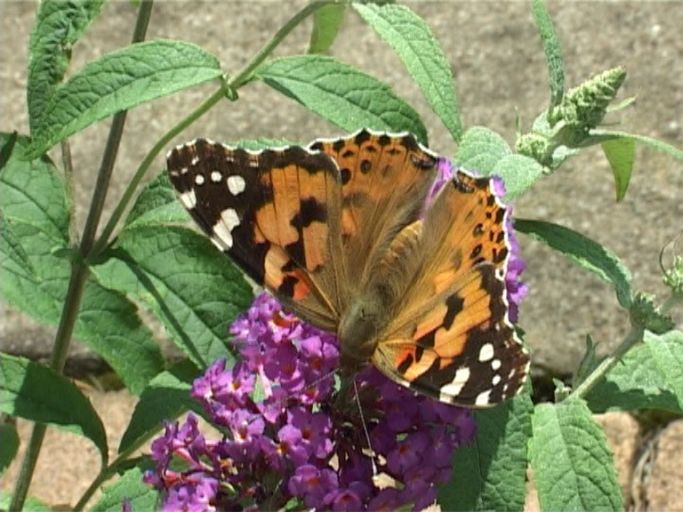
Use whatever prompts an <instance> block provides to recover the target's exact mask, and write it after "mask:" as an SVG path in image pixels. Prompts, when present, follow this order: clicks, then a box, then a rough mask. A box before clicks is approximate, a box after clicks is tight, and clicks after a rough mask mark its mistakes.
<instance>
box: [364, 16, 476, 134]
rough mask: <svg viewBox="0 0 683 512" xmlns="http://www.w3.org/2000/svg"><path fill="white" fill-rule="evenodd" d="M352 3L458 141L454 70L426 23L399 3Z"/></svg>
mask: <svg viewBox="0 0 683 512" xmlns="http://www.w3.org/2000/svg"><path fill="white" fill-rule="evenodd" d="M353 6H354V8H355V9H356V11H358V13H359V14H360V15H361V16H362V17H363V19H364V20H365V21H366V22H367V23H368V24H369V25H370V26H372V28H374V29H375V30H376V31H377V33H378V34H379V35H380V37H381V38H382V39H384V40H385V41H386V42H387V43H388V44H389V46H391V47H392V48H393V50H394V51H395V52H396V55H398V57H399V58H400V59H401V60H402V61H403V64H405V66H406V69H407V70H408V72H409V73H410V75H411V76H412V77H413V79H414V80H415V82H416V83H417V85H419V86H420V89H421V90H422V94H424V97H425V99H426V100H427V101H428V102H429V104H430V105H431V107H432V109H433V110H434V112H435V113H436V114H437V115H438V116H439V118H440V119H441V121H442V122H443V123H444V125H445V126H446V128H447V129H448V131H449V132H450V134H451V136H452V137H453V140H455V141H456V142H458V141H459V140H460V137H461V135H462V131H463V128H462V120H461V119H460V109H459V107H458V100H457V98H456V95H455V84H454V81H453V73H451V67H450V64H449V62H448V59H447V58H446V55H445V54H444V53H443V50H441V47H440V46H439V43H438V42H437V41H436V39H435V38H434V35H433V34H432V31H431V30H430V28H429V26H428V25H427V24H426V23H425V22H424V20H422V18H420V17H419V16H418V15H417V14H415V13H414V12H413V11H411V10H410V9H409V8H408V7H405V6H402V5H396V4H385V5H377V4H361V3H354V4H353Z"/></svg>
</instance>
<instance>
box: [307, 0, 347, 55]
mask: <svg viewBox="0 0 683 512" xmlns="http://www.w3.org/2000/svg"><path fill="white" fill-rule="evenodd" d="M345 13H346V5H344V4H328V5H323V6H322V7H321V8H320V9H318V10H317V11H315V12H314V13H313V30H312V31H311V41H310V42H309V43H308V53H327V52H328V51H329V50H330V47H331V46H332V43H334V40H335V39H336V37H337V34H338V33H339V29H340V28H341V25H342V23H343V22H344V14H345Z"/></svg>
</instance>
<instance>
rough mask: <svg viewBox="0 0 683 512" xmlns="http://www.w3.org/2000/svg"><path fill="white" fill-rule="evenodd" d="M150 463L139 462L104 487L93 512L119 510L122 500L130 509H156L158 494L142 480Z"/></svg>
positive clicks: (116, 511)
mask: <svg viewBox="0 0 683 512" xmlns="http://www.w3.org/2000/svg"><path fill="white" fill-rule="evenodd" d="M150 468H151V464H150V463H148V462H145V461H143V462H141V463H140V464H138V465H137V466H136V467H133V468H131V469H129V470H128V471H126V472H125V473H124V474H123V475H122V476H121V478H120V479H118V480H117V481H116V482H115V483H114V484H112V485H110V486H108V487H105V488H104V492H103V495H102V498H100V500H99V501H98V502H97V503H96V504H95V505H94V506H93V507H92V509H91V510H92V511H93V512H120V510H121V505H122V503H123V501H124V500H126V501H128V502H129V503H130V505H131V510H157V509H158V508H159V495H158V494H157V492H156V491H155V490H154V489H152V488H151V487H150V486H148V485H147V484H145V483H144V482H143V481H142V477H143V475H144V472H145V470H147V469H150Z"/></svg>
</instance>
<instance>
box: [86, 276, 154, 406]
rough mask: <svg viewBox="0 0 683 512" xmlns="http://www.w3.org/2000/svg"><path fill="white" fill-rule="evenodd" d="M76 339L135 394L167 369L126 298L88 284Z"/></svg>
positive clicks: (93, 282)
mask: <svg viewBox="0 0 683 512" xmlns="http://www.w3.org/2000/svg"><path fill="white" fill-rule="evenodd" d="M75 334H76V337H77V338H79V339H81V340H83V342H85V343H86V344H87V345H88V346H89V347H90V348H92V349H93V350H94V351H95V352H97V353H98V354H99V355H100V356H102V357H103V358H104V359H105V360H106V361H107V362H108V363H109V364H110V365H111V366H112V368H114V370H116V373H117V375H118V376H119V377H121V380H122V381H123V382H124V384H125V385H126V388H128V389H129V390H130V392H131V393H133V394H136V395H137V394H139V393H141V392H142V390H143V389H144V388H145V386H146V385H147V383H148V382H149V381H150V380H151V379H152V378H153V377H154V376H155V375H157V374H158V373H159V372H160V371H162V370H163V368H164V360H163V357H162V355H161V351H160V350H159V347H158V345H157V344H156V342H155V341H154V337H153V336H152V333H151V332H150V331H149V329H148V328H147V327H146V326H144V325H143V324H142V322H141V321H140V318H139V317H138V315H137V308H136V307H135V305H134V304H132V303H131V302H130V301H128V300H127V299H126V298H125V296H124V295H123V294H120V293H117V292H115V291H112V290H108V289H106V288H103V287H102V286H100V285H99V284H98V283H96V282H95V281H93V280H89V281H88V283H87V284H86V288H85V293H84V294H83V302H82V303H81V310H80V312H79V314H78V320H77V322H76V330H75Z"/></svg>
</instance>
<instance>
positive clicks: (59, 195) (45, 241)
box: [0, 139, 163, 393]
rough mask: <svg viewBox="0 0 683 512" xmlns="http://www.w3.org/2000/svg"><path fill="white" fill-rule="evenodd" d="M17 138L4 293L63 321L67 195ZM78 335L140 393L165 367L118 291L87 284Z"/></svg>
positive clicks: (5, 206) (3, 244)
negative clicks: (29, 156) (29, 155)
mask: <svg viewBox="0 0 683 512" xmlns="http://www.w3.org/2000/svg"><path fill="white" fill-rule="evenodd" d="M25 147H26V141H25V139H19V140H18V141H17V143H16V145H15V147H14V151H13V153H12V156H11V157H10V159H9V160H8V161H7V164H6V165H5V167H4V168H3V170H2V173H1V174H0V223H1V224H2V228H3V229H2V234H1V236H0V295H1V296H2V297H3V299H4V300H5V301H7V302H9V303H10V304H12V305H13V306H15V307H16V308H18V309H20V310H22V311H24V312H25V313H27V314H29V315H30V316H32V317H34V318H35V319H36V320H38V321H41V322H43V323H46V324H49V325H57V324H58V323H59V318H60V314H61V313H60V311H61V309H62V305H63V303H64V298H65V297H66V294H67V288H68V286H69V276H70V272H71V264H70V261H69V260H68V259H66V258H65V257H64V256H65V255H69V254H70V249H69V239H68V231H69V222H70V215H69V210H70V206H69V204H70V198H69V197H68V196H67V194H66V187H65V186H64V183H63V180H62V179H61V177H60V176H59V175H58V173H57V170H56V169H55V167H54V165H53V164H52V162H51V161H50V160H49V159H47V158H46V157H44V158H40V159H35V160H25V159H24V149H25ZM75 334H76V336H77V337H78V338H79V339H80V340H81V341H83V342H84V343H86V344H87V345H88V346H89V347H91V348H92V349H93V350H94V351H95V352H97V353H98V354H100V355H101V356H102V357H103V358H104V359H105V360H106V361H107V362H108V363H109V364H111V365H112V367H113V368H114V369H115V370H116V371H117V372H118V373H119V375H120V376H121V378H122V379H123V381H124V382H125V383H126V386H127V387H128V388H129V389H130V390H131V391H132V392H134V393H139V392H140V391H142V389H143V388H144V386H145V384H146V383H147V381H148V380H149V379H151V378H152V377H153V376H154V375H156V374H157V373H158V372H159V371H161V368H162V366H163V362H162V359H161V353H160V351H159V349H158V347H157V344H156V343H155V342H154V340H153V338H152V334H151V332H150V331H149V329H148V328H147V327H145V326H144V325H143V324H142V323H141V322H140V320H139V318H138V316H137V313H136V308H135V306H134V305H133V304H132V303H130V302H128V301H127V300H126V299H125V298H124V297H123V296H122V295H121V294H119V293H116V292H113V291H110V290H106V289H104V288H102V287H101V286H99V285H98V284H97V283H95V282H93V281H90V280H89V281H87V283H86V285H85V290H84V300H83V304H82V306H81V311H80V315H79V317H78V319H77V322H76V326H75Z"/></svg>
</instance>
